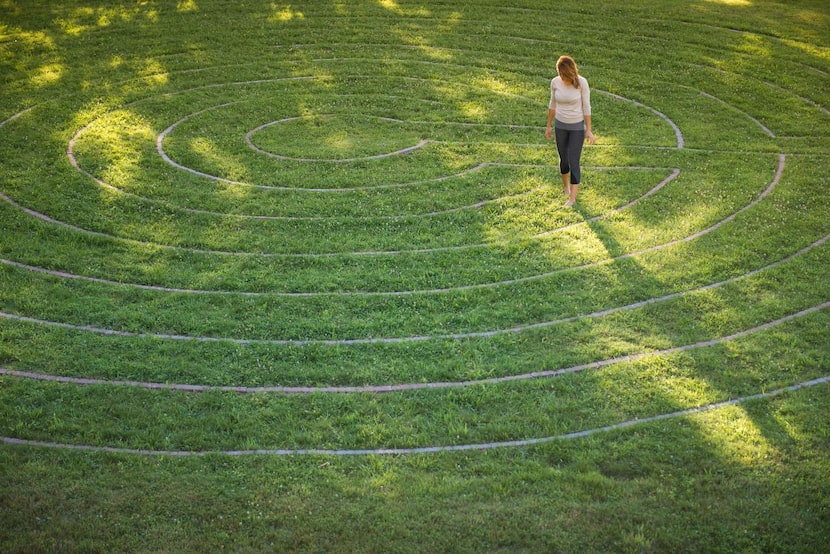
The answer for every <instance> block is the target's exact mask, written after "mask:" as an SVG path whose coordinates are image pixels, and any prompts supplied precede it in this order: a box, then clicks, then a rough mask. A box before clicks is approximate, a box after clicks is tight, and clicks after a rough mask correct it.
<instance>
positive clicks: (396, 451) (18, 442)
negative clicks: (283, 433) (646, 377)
mask: <svg viewBox="0 0 830 554" xmlns="http://www.w3.org/2000/svg"><path fill="white" fill-rule="evenodd" d="M827 383H830V375H826V376H824V377H819V378H817V379H812V380H810V381H802V382H800V383H796V384H794V385H790V386H787V387H782V388H780V389H775V390H769V391H765V392H761V393H758V394H751V395H749V396H740V397H738V398H732V399H730V400H724V401H723V402H715V403H713V404H706V405H704V406H696V407H694V408H688V409H686V410H679V411H676V412H670V413H665V414H658V415H653V416H647V417H642V418H637V419H630V420H627V421H622V422H619V423H612V424H611V425H606V426H604V427H595V428H593V429H584V430H582V431H574V432H572V433H565V434H562V435H554V436H549V437H538V438H530V439H519V440H512V441H501V442H485V443H477V444H453V445H445V446H422V447H413V448H375V449H372V448H365V449H325V448H296V449H291V448H260V449H255V450H149V449H142V448H117V447H114V446H93V445H86V444H69V443H58V442H50V441H40V440H28V439H18V438H14V437H0V442H3V443H4V444H8V445H13V446H29V447H39V448H51V449H56V450H81V451H87V452H107V453H113V454H135V455H142V456H174V457H185V456H187V457H191V456H192V457H195V456H210V455H223V456H389V455H392V456H401V455H409V454H436V453H441V452H461V451H470V450H473V451H476V450H479V451H483V450H494V449H497V448H517V447H528V446H536V445H541V444H545V443H549V442H554V441H563V440H572V439H578V438H583V437H588V436H591V435H596V434H599V433H607V432H610V431H618V430H623V429H628V428H629V427H634V426H637V425H644V424H647V423H653V422H656V421H662V420H666V419H674V418H679V417H685V416H690V415H694V414H700V413H704V412H709V411H712V410H716V409H718V408H726V407H729V406H735V405H738V404H744V403H746V402H750V401H753V400H763V399H768V398H772V397H775V396H780V395H782V394H785V393H788V392H795V391H798V390H801V389H805V388H810V387H815V386H818V385H822V384H827Z"/></svg>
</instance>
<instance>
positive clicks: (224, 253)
mask: <svg viewBox="0 0 830 554" xmlns="http://www.w3.org/2000/svg"><path fill="white" fill-rule="evenodd" d="M785 163H786V156H785V155H784V154H779V160H778V169H777V170H776V172H775V176H774V177H773V179H772V182H771V183H770V184H769V185H768V186H767V187H766V188H765V189H764V190H763V191H762V192H761V194H760V195H758V196H757V197H756V198H755V199H754V200H752V201H750V202H749V203H748V204H746V205H745V206H743V207H742V208H740V209H739V210H737V211H736V212H733V213H732V214H730V215H728V216H726V217H725V218H724V219H722V220H720V221H719V222H717V223H715V224H714V225H712V226H710V227H708V228H706V229H703V230H701V231H698V232H696V233H693V234H691V235H689V236H687V237H684V238H681V239H677V240H674V241H670V242H666V243H663V244H659V245H655V246H652V247H649V248H645V249H643V250H638V251H636V252H630V253H628V254H623V255H621V256H617V257H615V258H608V259H607V260H603V261H601V262H595V263H591V264H585V265H582V266H575V267H574V268H568V269H567V270H570V269H578V268H585V267H590V266H595V265H599V264H601V263H608V262H611V261H616V260H622V259H626V258H630V257H633V256H637V255H640V254H643V253H646V252H653V251H657V250H661V249H663V248H666V247H669V246H673V245H676V244H681V243H684V242H689V241H691V240H694V239H697V238H700V237H702V236H704V235H706V234H708V233H711V232H712V231H715V230H716V229H718V228H720V227H721V226H723V225H724V224H726V223H729V222H730V221H732V220H733V219H735V218H736V217H737V216H738V215H739V214H741V213H743V212H744V211H746V210H748V209H750V208H751V207H753V206H754V205H755V204H757V203H758V202H760V201H761V200H763V199H764V198H765V197H766V196H767V195H769V193H770V192H772V190H773V189H774V188H775V186H776V185H777V184H778V182H779V181H780V180H781V175H782V173H783V171H784V165H785ZM0 200H2V201H4V202H6V203H8V204H10V205H12V206H14V207H16V208H17V209H19V210H21V211H23V212H25V213H27V214H28V215H31V216H32V217H35V218H37V219H41V220H42V221H45V222H47V223H51V224H55V225H60V226H63V227H65V228H68V229H71V230H73V231H77V232H81V233H84V234H87V235H89V236H96V237H101V238H108V239H110V240H114V241H121V242H126V243H128V244H137V245H140V246H154V247H156V248H160V249H167V250H174V251H178V252H190V253H193V254H212V255H221V256H259V257H265V258H331V257H340V256H389V255H400V254H404V253H407V254H413V253H414V254H428V253H433V252H440V251H442V250H444V249H447V248H461V247H444V248H421V249H413V250H366V251H357V252H319V253H303V254H299V253H296V254H291V253H280V254H277V253H273V252H230V251H224V250H206V249H200V248H189V247H184V246H171V245H166V244H158V243H152V242H147V241H140V240H136V239H129V238H123V237H115V236H112V235H109V234H107V233H102V232H99V231H90V230H87V229H82V228H80V227H77V226H75V225H72V224H70V223H66V222H63V221H59V220H56V219H53V218H51V217H49V216H47V215H45V214H42V213H40V212H36V211H35V210H32V209H30V208H26V207H24V206H21V205H20V204H18V203H17V202H15V201H14V200H12V199H11V198H9V197H8V196H7V195H6V194H4V193H2V192H0ZM562 271H566V270H560V271H554V272H549V273H543V274H538V275H532V276H528V277H522V278H518V279H513V280H508V281H501V282H499V283H495V284H496V285H498V284H512V283H519V282H524V281H530V280H535V279H539V278H542V277H548V276H550V275H554V274H556V273H561V272H562ZM489 286H493V283H485V284H477V285H465V286H460V287H448V288H443V289H423V290H418V291H400V292H391V293H386V294H391V295H394V294H412V293H415V292H419V293H431V292H444V291H448V290H471V289H476V288H483V287H489ZM307 294H313V293H307Z"/></svg>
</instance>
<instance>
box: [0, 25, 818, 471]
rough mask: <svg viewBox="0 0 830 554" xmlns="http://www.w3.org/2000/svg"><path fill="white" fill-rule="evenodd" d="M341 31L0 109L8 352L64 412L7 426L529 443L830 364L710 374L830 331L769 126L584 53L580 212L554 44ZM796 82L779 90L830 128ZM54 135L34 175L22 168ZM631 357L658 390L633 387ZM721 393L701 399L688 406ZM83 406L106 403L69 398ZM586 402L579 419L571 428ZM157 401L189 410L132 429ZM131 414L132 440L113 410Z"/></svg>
mask: <svg viewBox="0 0 830 554" xmlns="http://www.w3.org/2000/svg"><path fill="white" fill-rule="evenodd" d="M712 32H715V31H712ZM720 32H721V33H727V32H731V31H728V30H726V29H722V30H720ZM281 48H285V49H286V51H285V52H283V51H282V50H281ZM289 49H290V50H291V51H292V52H294V55H296V59H294V58H292V54H289V53H288V50H289ZM323 50H324V49H322V48H319V47H315V46H314V45H300V44H282V45H279V48H277V49H276V53H274V54H272V56H271V57H268V58H267V59H266V60H265V62H263V63H262V65H261V67H259V66H257V64H256V63H255V62H252V63H249V64H240V65H232V66H217V67H212V66H204V67H191V68H187V69H181V70H178V71H169V72H164V73H160V74H154V73H147V74H146V75H142V77H141V78H140V80H138V81H128V82H124V83H119V84H117V85H115V87H116V88H118V89H119V90H120V91H121V92H120V94H119V95H117V98H118V99H119V100H118V101H117V102H116V101H112V100H110V102H109V103H108V104H104V103H101V104H97V105H96V104H93V103H90V104H88V105H84V106H75V107H74V109H75V110H77V111H78V113H74V114H73V116H72V117H67V116H66V114H64V112H63V111H62V110H64V109H65V107H66V106H67V105H72V100H71V98H69V97H56V98H55V99H54V101H53V102H45V103H42V104H37V105H34V106H30V107H26V108H25V109H22V110H16V111H14V112H13V113H11V114H7V115H6V116H5V117H3V118H2V125H0V136H2V138H3V140H4V141H9V143H10V144H12V143H13V144H15V145H17V151H19V152H21V159H20V160H5V161H4V162H2V164H3V166H4V167H3V169H2V171H3V174H4V175H6V176H7V177H6V178H5V180H4V182H3V183H2V189H0V193H2V200H3V202H2V206H0V209H2V217H3V219H4V220H5V221H7V223H6V226H7V228H8V229H10V230H11V231H10V232H9V234H8V240H5V241H4V247H3V250H2V275H3V279H4V281H5V283H4V284H5V286H4V289H5V292H4V293H3V309H2V318H0V323H2V325H3V328H4V329H5V332H6V333H7V336H9V337H12V339H13V340H31V341H34V342H36V343H42V345H43V348H42V357H41V358H38V357H37V356H31V357H30V358H29V359H20V358H18V357H17V355H16V354H15V353H14V352H9V353H5V354H4V355H3V358H2V365H3V367H2V368H0V371H2V373H3V374H5V375H6V377H5V379H6V381H7V383H11V385H10V386H9V387H8V389H7V390H8V391H10V392H9V393H8V394H15V391H18V392H20V394H22V395H23V396H24V397H25V396H27V395H29V396H32V397H39V400H38V404H39V405H45V406H47V407H49V406H51V407H54V409H55V410H57V413H59V417H58V418H57V419H58V420H60V421H59V422H57V423H56V422H55V418H52V420H51V422H50V420H49V416H48V413H49V410H48V409H46V410H43V409H41V412H40V414H38V413H37V410H36V409H34V408H32V407H31V406H29V405H26V406H25V407H21V409H20V413H23V414H25V413H28V412H35V413H34V414H31V413H30V414H29V416H30V417H19V418H18V419H17V420H16V421H15V422H13V423H12V424H11V425H10V430H7V436H6V437H5V440H6V442H12V443H18V442H22V443H26V442H27V441H31V442H30V443H32V444H40V445H48V446H52V447H56V448H72V447H90V448H113V449H124V450H126V451H129V452H140V453H158V452H168V453H169V452H176V453H203V452H232V453H237V454H238V453H277V454H298V453H307V452H314V453H319V452H324V453H346V454H364V453H378V452H397V453H410V452H424V451H440V450H443V449H447V450H451V449H467V448H470V449H472V448H490V447H518V446H524V445H527V444H533V443H535V442H538V441H546V440H550V439H554V438H564V437H570V436H572V435H574V434H577V435H578V434H579V433H585V432H592V431H594V430H602V429H606V428H614V427H615V426H627V425H629V424H630V423H631V422H634V421H636V420H638V419H640V420H649V419H655V418H662V417H669V416H673V415H684V414H687V413H690V411H694V410H698V409H708V408H709V407H719V406H723V405H727V404H729V403H731V402H735V403H738V402H741V401H743V400H744V399H752V398H757V397H759V395H767V394H770V395H772V394H778V393H779V392H783V391H786V390H789V389H788V388H787V387H805V386H813V385H817V384H820V383H824V382H826V377H825V376H824V375H814V374H809V375H807V374H805V375H791V374H790V373H788V372H787V371H784V370H782V373H783V374H784V377H782V379H781V383H779V385H780V386H776V387H773V388H771V389H770V388H768V387H765V386H763V383H761V382H759V381H758V380H757V379H756V376H753V375H751V374H750V375H747V377H746V379H745V381H744V383H743V386H742V387H741V388H740V390H728V389H721V388H719V380H718V379H717V378H715V377H712V376H711V375H716V374H717V372H718V371H720V370H723V369H724V366H725V365H729V364H731V363H735V364H738V363H739V362H740V357H741V356H740V354H741V353H744V350H742V349H746V351H752V352H755V350H757V349H759V348H761V347H760V346H758V345H757V344H755V343H750V344H748V345H744V346H742V344H743V343H742V342H741V341H745V340H755V339H756V338H757V337H758V336H760V337H764V338H763V340H762V343H761V344H762V345H763V347H764V348H767V349H770V350H771V351H773V352H774V351H775V349H776V348H785V347H786V345H785V344H783V342H777V341H782V340H783V339H780V336H779V335H777V334H776V333H777V330H779V329H789V328H791V327H792V326H796V325H802V324H804V325H810V324H812V325H813V326H814V327H815V328H816V329H818V331H816V332H817V333H821V332H822V326H821V324H820V321H826V318H827V314H826V312H827V307H828V301H827V298H826V291H823V290H821V289H820V288H819V289H818V290H812V291H802V293H801V294H803V298H802V300H801V302H800V305H801V308H800V309H798V310H795V311H793V310H783V309H782V308H781V306H780V302H778V301H777V300H776V297H777V296H778V295H787V294H789V293H790V288H792V287H796V286H797V285H798V279H797V278H794V277H793V274H792V273H790V272H791V271H793V269H792V268H793V265H794V264H795V263H797V262H798V261H799V260H802V259H805V258H806V259H811V260H814V264H813V265H815V266H816V267H822V264H826V262H827V246H826V239H827V236H828V235H826V234H825V235H818V236H808V237H799V238H798V239H795V240H793V239H792V237H789V236H787V233H783V232H782V229H783V228H785V227H786V226H787V225H789V224H790V222H791V221H794V220H795V219H796V218H797V216H798V215H803V214H801V213H800V212H799V210H798V209H796V208H795V207H793V208H792V209H791V211H790V212H787V211H786V210H782V209H781V208H780V207H779V206H778V205H776V204H773V200H772V199H773V198H776V197H778V196H780V195H782V194H789V195H793V196H787V197H786V198H787V199H788V202H790V204H794V203H802V204H801V205H806V204H805V203H806V200H805V199H804V198H803V197H800V196H798V194H799V193H797V192H793V191H792V189H793V188H794V187H792V186H789V185H788V184H787V181H786V176H787V174H788V171H790V170H791V167H792V166H795V167H796V168H798V166H799V163H801V162H800V161H799V160H798V159H797V158H796V159H795V160H794V159H793V154H794V153H793V152H791V151H790V150H788V148H787V147H786V145H787V144H789V143H788V142H787V141H786V140H781V139H780V138H779V136H778V133H777V132H776V130H775V127H776V125H775V124H776V123H780V122H776V121H772V122H767V121H762V120H761V119H759V118H758V117H756V116H754V115H752V114H751V113H748V112H747V110H746V107H745V106H743V105H736V103H735V102H734V101H733V100H732V99H730V98H728V97H727V98H721V97H719V96H717V94H715V93H714V92H712V91H709V90H706V89H705V88H703V86H702V85H701V84H700V83H699V82H697V81H683V80H680V81H679V82H669V81H665V82H662V83H660V84H661V87H660V90H659V91H654V90H651V89H649V88H648V87H645V86H643V87H642V88H637V87H636V85H635V82H634V81H632V80H628V81H625V80H624V77H623V72H619V71H616V70H614V69H612V68H608V67H604V65H603V63H602V62H601V61H600V60H597V61H594V62H593V63H592V62H591V61H590V60H586V64H585V74H586V75H587V77H588V78H589V80H590V82H591V83H592V104H593V109H594V113H595V117H594V121H595V124H594V125H595V130H596V133H597V135H598V137H599V139H600V140H599V142H598V144H597V145H595V146H592V147H587V148H586V149H585V153H584V158H583V163H584V170H583V171H584V186H583V187H582V190H581V192H580V201H579V204H578V206H577V207H576V208H575V209H572V210H569V209H565V208H563V207H562V203H563V200H564V199H563V197H562V193H561V181H560V179H559V172H558V167H557V157H556V152H555V147H554V145H553V143H548V142H546V141H545V140H544V136H543V131H544V128H543V125H544V118H545V115H546V107H547V83H548V82H549V79H550V77H551V76H552V75H550V71H551V68H552V62H551V63H543V61H541V60H540V61H533V62H530V61H527V60H525V61H524V63H523V64H519V66H520V69H513V67H512V66H511V64H509V63H508V62H507V60H504V61H503V64H504V65H503V66H502V67H495V68H494V67H486V66H478V65H476V64H474V63H472V62H471V61H470V58H468V57H466V56H461V55H460V54H459V55H458V57H459V58H460V59H459V60H458V61H456V62H453V63H447V64H438V63H435V62H434V61H424V60H421V59H418V56H417V55H415V54H413V53H412V52H411V51H410V50H408V49H404V48H401V49H399V50H396V49H395V48H393V47H387V50H386V54H387V58H385V59H384V60H371V59H370V58H371V56H366V55H363V56H358V55H357V53H355V54H354V57H347V56H345V55H344V56H343V57H339V56H338V57H334V56H331V55H325V54H326V52H324V51H323ZM392 54H397V55H398V56H399V57H398V58H395V57H394V56H393V55H392ZM517 55H518V54H517ZM299 60H304V61H305V64H304V65H302V67H300V65H301V64H300V62H299ZM465 60H466V62H465ZM548 61H549V62H550V60H548ZM534 63H536V64H540V65H539V66H535V65H533V64H534ZM522 68H524V72H522V71H521V69H522ZM546 71H547V73H546ZM712 73H717V72H716V71H715V70H712ZM731 77H732V78H734V79H735V80H739V81H741V85H740V86H742V87H746V88H753V89H755V88H764V87H763V85H762V84H759V83H758V82H756V81H753V78H752V77H751V76H746V75H738V74H735V75H732V76H731ZM618 79H619V82H624V83H627V84H628V85H630V86H631V88H630V89H628V90H626V89H625V88H623V87H618V86H616V83H617V82H618ZM147 83H151V84H152V83H154V84H155V85H154V86H138V85H139V84H143V85H146V84H147ZM667 98H670V101H668V100H667ZM802 100H803V99H800V98H798V97H793V96H790V97H788V98H785V99H784V101H785V102H795V103H798V104H800V105H801V107H800V109H803V110H805V111H807V112H808V113H810V114H811V115H816V116H817V117H823V118H824V119H826V118H827V110H826V109H824V108H820V107H818V108H817V107H816V106H814V105H812V104H811V103H807V102H803V101H802ZM713 129H716V130H717V131H718V132H717V133H713V131H712V130H713ZM786 132H789V129H784V133H786ZM56 137H59V138H56ZM736 138H739V140H736ZM736 145H739V146H740V148H736ZM34 153H37V157H38V158H41V157H42V158H44V159H46V160H47V162H46V163H43V164H42V167H39V169H36V170H34V173H35V174H36V175H37V179H32V178H31V174H32V172H28V173H26V172H24V171H23V170H22V169H21V168H22V167H24V166H25V165H26V164H27V161H28V162H30V161H31V160H32V159H33V156H34ZM795 154H798V152H795ZM26 169H27V171H28V170H29V167H26ZM22 176H25V178H24V177H22ZM727 182H728V183H730V185H731V186H729V187H725V186H723V185H724V183H727ZM781 188H784V189H786V190H785V192H783V193H782V192H780V190H781ZM770 214H775V215H776V217H779V218H780V224H778V225H776V224H775V223H773V224H772V225H769V223H768V222H769V221H770ZM817 215H818V214H817V213H814V212H810V211H809V209H808V210H807V213H806V215H805V217H817ZM789 218H791V219H789ZM759 221H764V222H765V227H764V228H763V229H761V228H759V226H758V225H759ZM758 233H766V235H768V237H767V241H766V242H765V243H764V244H765V246H764V247H760V246H758V247H757V248H756V246H757V242H756V241H755V239H754V238H753V237H757V235H758ZM778 235H781V236H780V238H775V237H777V236H778ZM770 237H772V238H770ZM33 291H34V293H33ZM44 299H55V300H56V301H55V302H51V301H47V300H44ZM822 318H823V319H822ZM817 321H818V322H819V323H816V322H817ZM805 322H807V323H805ZM810 322H812V323H810ZM823 332H824V333H825V334H826V328H825V329H824V331H823ZM757 340H761V339H757ZM76 349H83V350H84V351H85V352H89V353H90V355H89V356H86V357H83V358H82V360H83V361H82V362H78V361H77V360H76V359H74V358H73V356H72V354H71V352H72V351H73V350H76ZM713 349H723V351H724V352H725V354H724V356H725V357H726V358H718V357H717V356H715V355H709V353H710V352H711V351H712V350H713ZM729 352H736V354H735V358H737V360H732V361H730V362H728V363H726V362H724V361H723V360H724V359H727V358H728V355H727V354H728V353H729ZM174 358H175V359H176V360H177V362H176V363H175V364H172V363H170V360H171V359H174ZM655 372H659V373H661V374H662V375H664V376H665V375H669V376H670V377H668V378H667V379H665V380H662V381H660V382H659V383H658V382H657V381H656V380H654V379H652V377H653V375H654V373H655ZM617 373H620V374H625V375H633V376H634V378H635V379H637V380H638V382H640V384H641V388H640V390H637V391H631V390H615V389H614V384H613V381H614V376H615V374H617ZM707 376H708V377H707ZM785 377H787V378H789V380H786V379H785ZM753 379H756V380H753ZM701 388H704V389H708V392H707V397H708V398H710V400H711V402H709V403H708V404H702V405H701V404H690V403H689V402H688V401H687V398H690V397H692V391H699V390H700V389H701ZM67 391H71V392H67ZM240 393H241V394H240ZM64 394H70V395H77V398H78V399H83V402H84V404H85V405H88V406H89V410H88V411H87V413H86V414H78V412H76V411H72V412H70V411H69V410H66V411H60V410H61V408H60V407H59V406H60V404H61V402H62V398H63V396H62V395H64ZM609 398H610V399H609ZM643 398H648V399H650V401H649V402H643V401H642V400H643ZM24 403H25V402H24ZM214 403H215V404H216V405H217V406H221V409H220V410H217V413H215V414H211V416H210V417H211V418H213V419H211V420H210V421H209V422H208V424H207V426H208V429H207V431H204V430H202V431H199V432H196V429H201V426H204V425H206V424H205V423H204V421H203V419H204V414H205V413H207V412H210V411H211V409H212V408H211V406H212V405H213V404H214ZM574 403H581V404H583V405H584V406H585V408H584V414H583V416H582V417H579V418H575V419H569V418H561V417H559V416H558V413H559V411H560V410H561V409H562V408H563V407H564V406H572V405H573V404H574ZM435 405H439V406H441V408H440V409H439V410H435V409H434V406H435ZM139 406H141V408H139ZM160 406H164V407H165V408H164V409H165V410H168V411H169V412H172V413H164V415H157V416H150V419H149V421H150V423H146V422H145V423H142V424H140V425H139V424H138V423H137V422H138V421H139V418H138V416H137V415H136V414H137V412H139V411H140V412H142V413H143V412H145V411H148V412H150V413H155V412H157V411H158V412H160V413H161V412H163V411H164V410H158V409H156V408H157V407H160ZM154 407H155V408H154ZM27 411H28V412H27ZM113 412H115V413H116V415H119V416H120V419H121V420H123V421H126V422H127V423H126V424H125V426H124V427H123V428H118V427H113V428H110V427H106V428H100V427H97V425H96V424H95V421H96V420H97V418H99V417H100V415H101V414H102V413H108V414H111V413H113ZM43 414H47V415H43ZM277 414H278V415H277ZM323 415H325V416H326V422H325V423H320V421H321V420H322V419H323V417H322V416H323ZM132 422H136V427H137V428H132V427H131V425H130V424H131V423H132ZM211 426H212V427H211ZM516 429H520V430H521V432H520V433H518V434H517V433H516V431H515V430H516Z"/></svg>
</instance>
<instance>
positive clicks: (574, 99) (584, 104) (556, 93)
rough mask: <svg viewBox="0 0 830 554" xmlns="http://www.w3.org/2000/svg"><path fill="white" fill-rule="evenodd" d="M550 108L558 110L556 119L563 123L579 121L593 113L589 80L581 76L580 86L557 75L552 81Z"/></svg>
mask: <svg viewBox="0 0 830 554" xmlns="http://www.w3.org/2000/svg"><path fill="white" fill-rule="evenodd" d="M548 109H551V110H556V119H557V120H559V121H561V122H562V123H579V122H580V121H583V120H584V119H585V116H586V115H591V89H590V87H589V86H588V81H587V79H585V77H583V76H582V75H580V76H579V88H578V89H577V88H574V87H572V86H571V85H569V84H567V83H565V81H563V80H562V77H559V76H556V77H554V78H553V79H552V80H551V82H550V103H549V104H548Z"/></svg>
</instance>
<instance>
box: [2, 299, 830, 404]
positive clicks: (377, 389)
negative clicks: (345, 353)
mask: <svg viewBox="0 0 830 554" xmlns="http://www.w3.org/2000/svg"><path fill="white" fill-rule="evenodd" d="M827 308H830V301H828V302H824V303H822V304H818V305H816V306H812V307H810V308H807V309H805V310H801V311H800V312H797V313H794V314H790V315H787V316H784V317H782V318H779V319H776V320H774V321H770V322H767V323H764V324H762V325H758V326H757V327H752V328H750V329H745V330H743V331H739V332H737V333H733V334H731V335H727V336H723V337H719V338H716V339H711V340H706V341H700V342H695V343H691V344H685V345H682V346H675V347H673V348H666V349H663V350H653V351H651V352H641V353H638V354H628V355H625V356H618V357H616V358H608V359H605V360H599V361H596V362H590V363H587V364H580V365H576V366H571V367H567V368H562V369H551V370H545V371H534V372H532V373H523V374H519V375H505V376H502V377H490V378H487V379H473V380H469V381H443V382H430V383H403V384H399V385H362V386H318V387H289V386H259V387H246V386H229V385H228V386H226V385H199V384H186V383H153V382H146V381H123V380H116V379H96V378H91V377H69V376H63V375H52V374H47V373H37V372H33V371H20V370H14V369H8V368H4V367H0V375H10V376H13V377H20V378H25V379H33V380H38V381H51V382H56V383H70V384H74V385H109V386H118V387H138V388H144V389H165V390H175V391H187V392H208V391H223V392H238V393H245V394H250V393H283V394H315V393H386V392H402V391H412V390H419V389H450V388H461V387H469V386H474V385H493V384H498V383H507V382H513V381H527V380H531V379H541V378H545V377H557V376H560V375H566V374H569V373H579V372H581V371H585V370H588V369H598V368H601V367H605V366H609V365H613V364H618V363H622V362H631V361H636V360H640V359H643V358H647V357H650V356H665V355H668V354H676V353H678V352H687V351H689V350H694V349H697V348H705V347H709V346H715V345H718V344H721V343H724V342H729V341H733V340H736V339H739V338H742V337H746V336H749V335H752V334H754V333H757V332H760V331H764V330H767V329H770V328H772V327H776V326H778V325H781V324H782V323H786V322H788V321H792V320H794V319H797V318H800V317H804V316H806V315H809V314H812V313H815V312H817V311H820V310H824V309H827ZM2 316H3V314H0V317H2Z"/></svg>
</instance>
